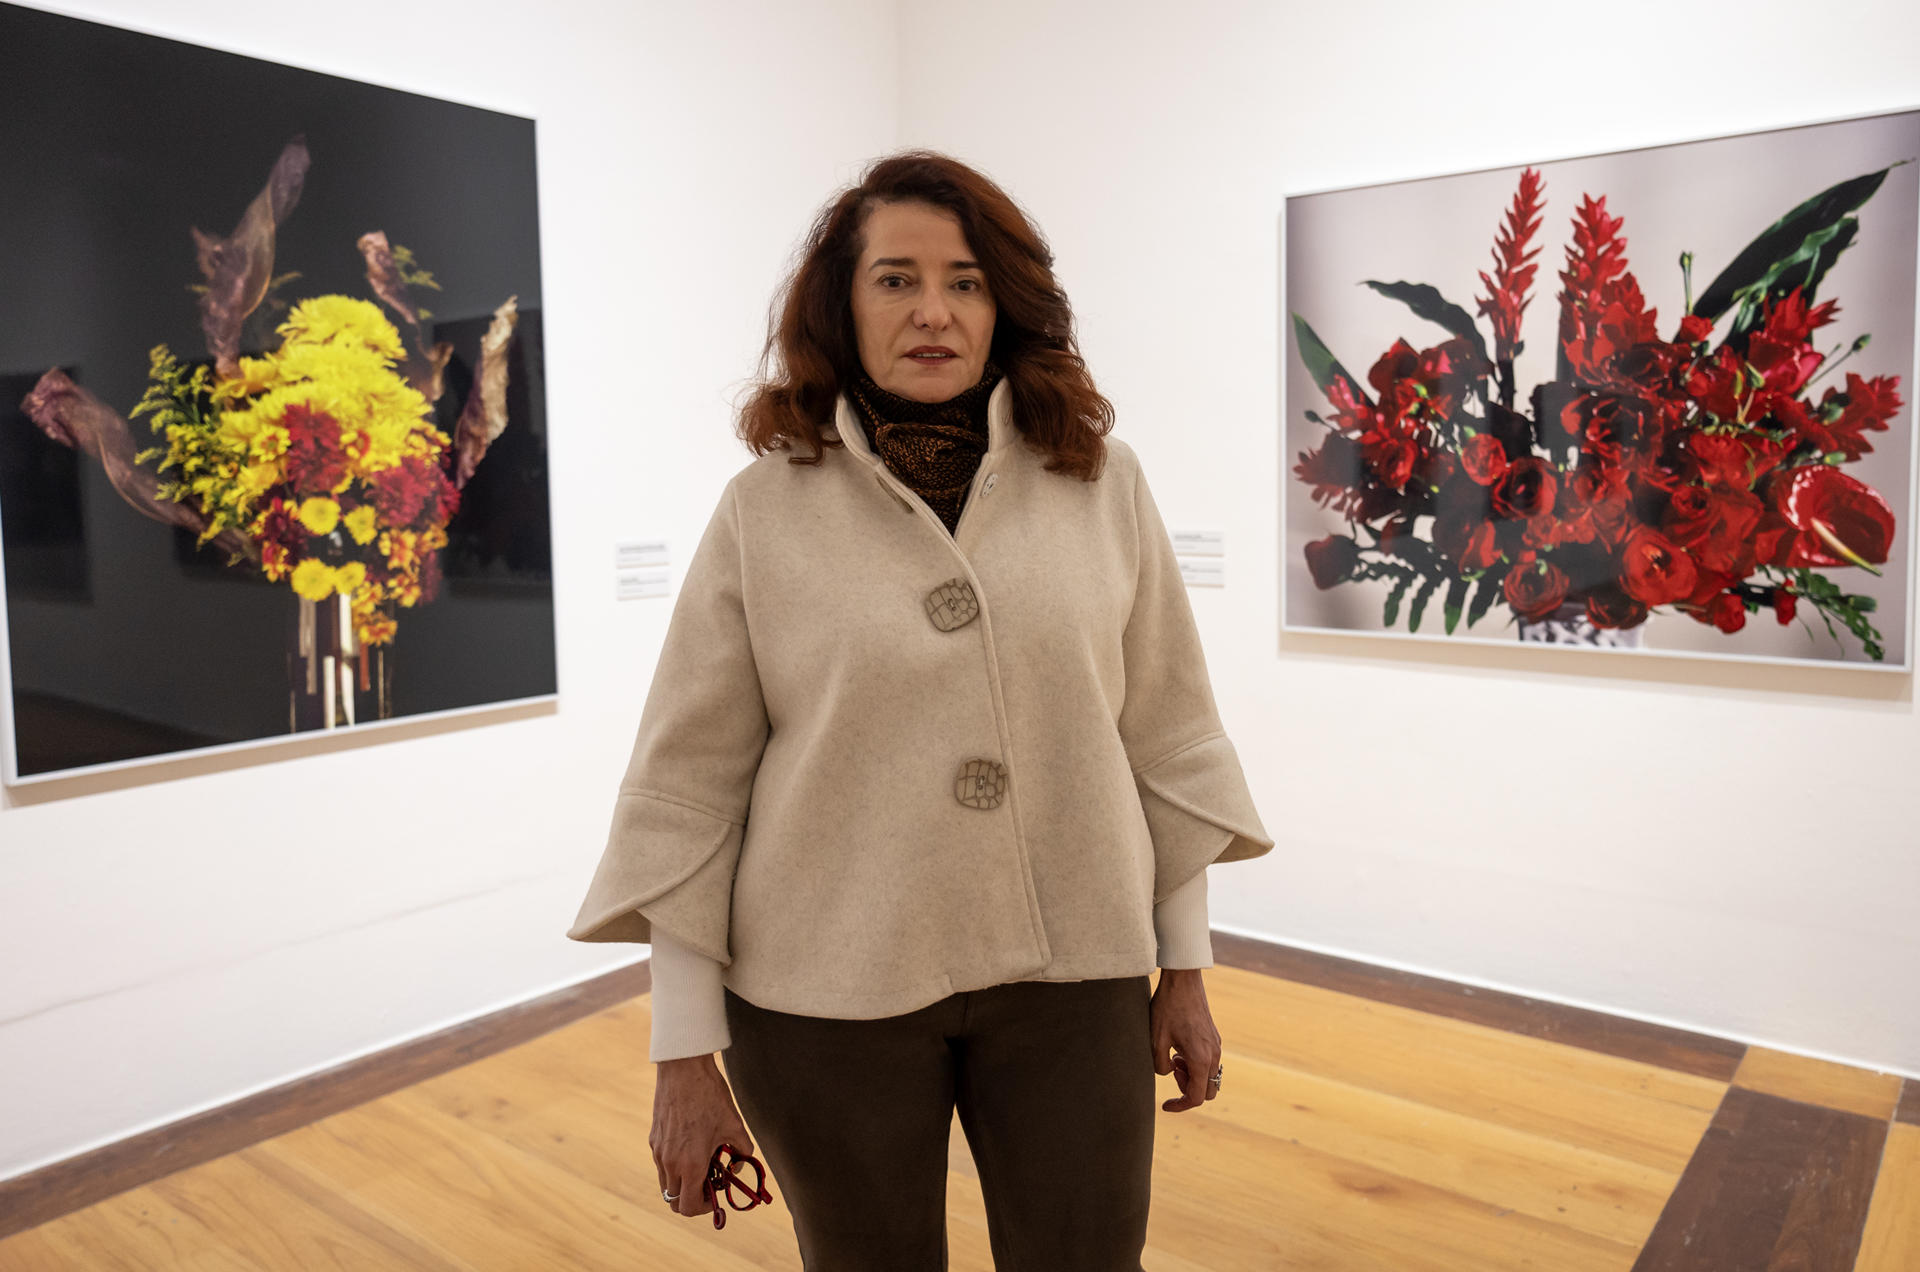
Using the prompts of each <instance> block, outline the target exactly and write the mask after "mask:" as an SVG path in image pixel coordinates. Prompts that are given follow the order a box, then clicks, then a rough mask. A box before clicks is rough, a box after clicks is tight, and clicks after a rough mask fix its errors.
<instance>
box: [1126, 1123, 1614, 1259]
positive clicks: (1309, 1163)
mask: <svg viewBox="0 0 1920 1272" xmlns="http://www.w3.org/2000/svg"><path fill="white" fill-rule="evenodd" d="M1223 1098H1224V1097H1223ZM1155 1156H1156V1175H1155V1188H1154V1215H1155V1218H1156V1220H1158V1221H1160V1222H1162V1223H1163V1224H1165V1225H1166V1226H1167V1227H1168V1228H1169V1229H1171V1232H1170V1234H1169V1237H1168V1240H1167V1243H1168V1246H1169V1248H1172V1249H1178V1250H1179V1251H1181V1253H1182V1254H1184V1255H1186V1256H1188V1257H1190V1258H1193V1259H1196V1260H1198V1261H1199V1262H1201V1263H1203V1264H1206V1265H1207V1266H1210V1267H1219V1268H1223V1269H1247V1270H1248V1272H1252V1270H1253V1269H1267V1268H1287V1269H1292V1268H1325V1269H1338V1270H1339V1272H1510V1270H1511V1272H1518V1270H1519V1269H1552V1270H1553V1272H1626V1270H1627V1269H1628V1268H1629V1267H1630V1266H1631V1265H1632V1262H1633V1254H1634V1250H1633V1247H1632V1246H1630V1245H1623V1244H1620V1243H1617V1242H1612V1241H1606V1240H1603V1239H1601V1238H1597V1237H1592V1236H1588V1235H1586V1234H1583V1233H1580V1232H1577V1231H1575V1230H1574V1229H1572V1228H1568V1227H1563V1226H1560V1225H1558V1224H1553V1223H1549V1222H1544V1221H1541V1220H1538V1219H1534V1218H1532V1217H1531V1216H1527V1215H1523V1214H1520V1213H1519V1212H1517V1211H1514V1210H1510V1209H1506V1208H1503V1207H1500V1206H1497V1205H1490V1204H1488V1203H1485V1202H1481V1201H1476V1200H1474V1199H1471V1198H1468V1197H1463V1196H1461V1195H1460V1194H1458V1193H1453V1192H1449V1191H1448V1190H1446V1189H1442V1188H1435V1187H1433V1186H1431V1185H1428V1184H1423V1183H1421V1182H1419V1181H1417V1180H1412V1179H1407V1178H1405V1177H1403V1176H1398V1175H1393V1174H1390V1173H1388V1172H1386V1171H1381V1170H1376V1169H1374V1168H1372V1167H1369V1166H1365V1165H1362V1164H1360V1163H1358V1162H1353V1161H1349V1160H1347V1159H1345V1158H1342V1157H1339V1156H1337V1155H1335V1154H1332V1153H1326V1152H1321V1151H1319V1150H1317V1149H1312V1148H1308V1147H1306V1146H1304V1145H1297V1144H1293V1143H1291V1142H1276V1141H1275V1140H1274V1139H1273V1138H1272V1137H1271V1136H1267V1135H1263V1134H1261V1133H1259V1132H1257V1131H1252V1130H1249V1129H1247V1128H1246V1127H1243V1126H1239V1125H1236V1124H1233V1123H1229V1122H1224V1121H1218V1122H1215V1123H1214V1124H1213V1125H1211V1126H1209V1127H1208V1129H1207V1131H1206V1132H1205V1133H1204V1135H1202V1134H1194V1135H1190V1136H1182V1137H1181V1139H1180V1140H1179V1141H1178V1142H1177V1143H1170V1144H1168V1145H1166V1146H1165V1148H1164V1150H1161V1151H1158V1152H1156V1155H1155Z"/></svg>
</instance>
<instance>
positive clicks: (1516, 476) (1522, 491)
mask: <svg viewBox="0 0 1920 1272" xmlns="http://www.w3.org/2000/svg"><path fill="white" fill-rule="evenodd" d="M1559 489H1560V479H1559V478H1557V477H1555V476H1554V475H1553V469H1552V468H1550V467H1548V466H1547V461H1546V460H1544V459H1539V458H1536V457H1535V456H1532V455H1528V456H1525V457H1523V458H1521V459H1516V460H1514V461H1513V462H1512V463H1511V464H1509V465H1507V472H1506V475H1505V476H1504V477H1502V478H1501V479H1500V484H1499V485H1498V486H1495V487H1494V488H1493V510H1494V512H1495V513H1496V514H1498V515H1499V516H1502V517H1506V518H1510V519H1512V520H1515V521H1524V520H1526V519H1527V518H1529V517H1540V516H1545V515H1546V514H1547V513H1549V512H1552V511H1553V499H1554V495H1555V494H1556V493H1557V492H1558V491H1559Z"/></svg>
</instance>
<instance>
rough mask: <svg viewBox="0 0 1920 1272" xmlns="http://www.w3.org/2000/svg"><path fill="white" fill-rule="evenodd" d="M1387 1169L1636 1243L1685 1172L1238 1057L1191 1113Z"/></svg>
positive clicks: (1547, 1219)
mask: <svg viewBox="0 0 1920 1272" xmlns="http://www.w3.org/2000/svg"><path fill="white" fill-rule="evenodd" d="M1196 1116H1199V1117H1201V1118H1203V1119H1205V1123H1203V1125H1204V1124H1206V1123H1211V1122H1213V1121H1225V1122H1229V1123H1233V1124H1236V1125H1239V1126H1243V1127H1246V1128H1248V1129H1249V1130H1254V1131H1258V1132H1260V1133H1262V1134H1265V1135H1269V1136H1272V1137H1273V1138H1274V1139H1275V1140H1285V1141H1288V1142H1290V1143H1294V1144H1299V1145H1302V1146H1304V1147H1307V1148H1313V1149H1318V1150H1320V1151H1322V1152H1325V1153H1328V1154H1330V1155H1333V1156H1336V1157H1339V1158H1342V1159H1344V1160H1346V1161H1350V1162H1354V1163H1356V1164H1358V1165H1361V1166H1368V1167H1372V1168H1374V1169H1377V1170H1380V1171H1382V1172H1384V1173H1388V1174H1392V1175H1397V1176H1400V1177H1402V1178H1405V1179H1409V1180H1413V1181H1416V1182H1419V1183H1423V1184H1427V1185H1430V1186H1432V1187H1435V1188H1440V1189H1444V1190H1446V1191H1449V1192H1454V1193H1458V1194H1460V1195H1461V1196H1463V1197H1467V1198H1471V1199H1473V1200H1476V1201H1482V1202H1487V1203H1490V1204H1493V1205H1495V1206H1499V1207H1502V1208H1506V1209H1511V1210H1515V1211H1518V1212H1519V1213H1521V1214H1525V1215H1531V1216H1532V1217H1533V1218H1536V1219H1540V1220H1543V1221H1545V1222H1548V1223H1553V1224H1558V1225H1561V1226H1565V1227H1569V1228H1573V1229H1574V1230H1576V1231H1579V1232H1583V1233H1586V1234H1588V1235H1590V1236H1596V1237H1600V1238H1603V1239H1604V1240H1607V1241H1610V1242H1615V1243H1625V1244H1630V1245H1632V1246H1634V1247H1636V1248H1637V1247H1638V1246H1639V1244H1640V1243H1641V1242H1642V1241H1644V1240H1645V1239H1646V1236H1647V1233H1648V1232H1649V1231H1651V1230H1652V1228H1653V1224H1654V1222H1655V1221H1656V1220H1657V1219H1658V1218H1659V1217H1660V1208H1661V1207H1662V1206H1663V1205H1665V1204H1666V1199H1667V1194H1668V1193H1669V1192H1671V1191H1672V1189H1673V1185H1674V1181H1675V1180H1676V1179H1677V1178H1678V1176H1677V1175H1676V1174H1674V1173H1671V1172H1667V1171H1661V1170H1657V1169H1655V1168H1653V1167H1651V1166H1645V1165H1642V1164H1640V1163H1638V1162H1633V1161H1628V1160H1625V1159H1622V1158H1618V1157H1611V1156H1608V1155H1607V1154H1605V1153H1599V1152H1595V1151H1594V1150H1592V1149H1588V1148H1581V1147H1577V1146H1573V1145H1569V1144H1566V1143H1564V1142H1562V1141H1561V1140H1559V1139H1557V1138H1554V1137H1551V1136H1543V1135H1536V1134H1532V1133H1530V1132H1526V1131H1517V1130H1514V1129H1512V1128H1511V1127H1507V1126H1502V1125H1500V1124H1498V1123H1495V1122H1488V1121H1484V1120H1482V1119H1479V1118H1475V1117H1470V1116H1467V1115H1465V1114H1461V1113H1455V1112H1452V1111H1449V1110H1447V1109H1441V1108H1435V1107H1433V1106H1431V1105H1426V1104H1420V1103H1416V1102H1414V1101H1411V1100H1407V1099H1404V1098H1402V1097H1400V1096H1395V1095H1387V1094H1383V1093H1381V1092H1378V1091H1373V1090H1369V1089H1367V1088H1365V1087H1357V1086H1354V1085H1352V1084H1350V1083H1346V1082H1342V1081H1338V1080H1336V1079H1331V1078H1325V1077H1321V1076H1319V1075H1317V1074H1310V1073H1301V1072H1299V1071H1297V1070H1292V1069H1285V1068H1281V1067H1280V1066H1277V1065H1272V1064H1269V1063H1267V1062H1265V1061H1261V1060H1256V1059H1253V1058H1251V1057H1239V1063H1238V1064H1236V1065H1235V1066H1234V1083H1233V1087H1232V1089H1231V1090H1226V1089H1223V1090H1222V1092H1221V1094H1220V1096H1219V1097H1218V1098H1217V1099H1214V1100H1212V1101H1210V1102H1209V1103H1207V1104H1206V1105H1204V1106H1203V1107H1202V1108H1201V1109H1200V1110H1197V1111H1196Z"/></svg>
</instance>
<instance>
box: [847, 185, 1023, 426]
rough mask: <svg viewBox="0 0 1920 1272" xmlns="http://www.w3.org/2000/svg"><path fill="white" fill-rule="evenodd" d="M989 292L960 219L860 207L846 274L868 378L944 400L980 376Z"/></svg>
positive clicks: (919, 398)
mask: <svg viewBox="0 0 1920 1272" xmlns="http://www.w3.org/2000/svg"><path fill="white" fill-rule="evenodd" d="M993 316H994V303H993V297H992V296H990V295H988V294H987V276H986V274H985V273H984V272H983V271H982V270H981V268H980V266H979V264H978V263H977V262H976V261H975V260H974V257H973V249H972V248H971V247H969V246H968V245H967V238H966V235H964V234H962V233H961V232H960V222H959V220H958V219H957V218H955V217H954V216H953V214H952V213H950V212H948V211H946V210H945V209H944V208H937V207H934V206H933V205H932V204H929V203H880V204H876V205H875V206H874V207H873V209H872V210H871V211H869V212H868V213H867V224H866V245H865V246H864V247H863V248H862V249H861V251H860V260H859V262H858V264H857V265H856V266H855V269H854V276H853V329H854V334H855V335H856V336H857V337H858V340H859V344H860V364H861V365H862V366H863V367H865V368H866V371H867V374H868V375H870V376H872V377H873V382H874V383H875V384H878V385H879V386H880V387H881V388H883V389H885V390H887V391H888V392H889V393H897V394H899V395H900V396H901V397H903V398H910V399H912V400H913V401H915V402H944V401H946V400H947V399H948V398H950V397H953V396H954V395H955V394H958V393H962V392H964V391H965V390H967V389H970V388H972V387H973V386H974V385H975V384H978V383H979V382H980V376H981V375H982V373H983V372H984V371H985V369H986V365H987V351H988V350H989V349H990V348H992V346H993Z"/></svg>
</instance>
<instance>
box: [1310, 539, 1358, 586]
mask: <svg viewBox="0 0 1920 1272" xmlns="http://www.w3.org/2000/svg"><path fill="white" fill-rule="evenodd" d="M1304 551H1305V553H1306V557H1307V572H1308V573H1309V574H1311V575H1313V585H1314V586H1315V587H1317V588H1319V589H1320V590H1321V591H1325V590H1326V589H1328V588H1330V587H1333V586H1334V585H1336V584H1339V583H1344V582H1346V581H1347V579H1348V578H1349V577H1351V576H1352V574H1353V567H1354V566H1356V565H1358V564H1360V545H1359V544H1358V543H1355V542H1354V541H1353V540H1352V539H1349V538H1347V537H1346V536H1345V535H1338V534H1330V535H1328V536H1327V537H1326V538H1324V539H1316V540H1315V541H1314V542H1312V543H1309V544H1308V545H1307V546H1306V548H1305V549H1304Z"/></svg>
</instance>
